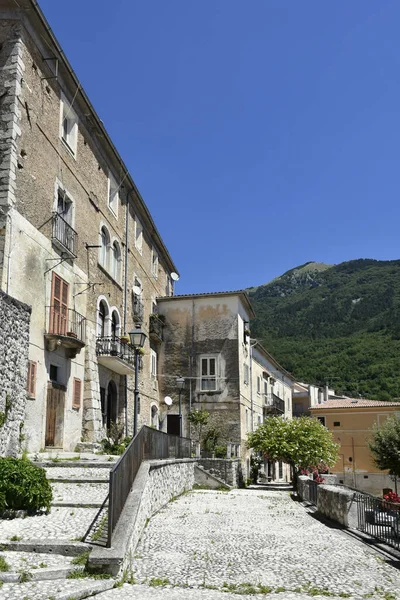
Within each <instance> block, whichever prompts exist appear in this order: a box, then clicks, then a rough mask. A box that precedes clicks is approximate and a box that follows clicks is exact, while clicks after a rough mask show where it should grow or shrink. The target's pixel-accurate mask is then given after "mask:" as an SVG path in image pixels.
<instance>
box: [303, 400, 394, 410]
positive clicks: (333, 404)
mask: <svg viewBox="0 0 400 600" xmlns="http://www.w3.org/2000/svg"><path fill="white" fill-rule="evenodd" d="M379 406H397V407H398V408H399V410H400V402H385V401H384V400H367V399H365V398H337V399H335V400H327V401H326V402H323V404H317V405H316V406H311V407H310V410H326V409H330V408H365V407H370V408H374V407H379Z"/></svg>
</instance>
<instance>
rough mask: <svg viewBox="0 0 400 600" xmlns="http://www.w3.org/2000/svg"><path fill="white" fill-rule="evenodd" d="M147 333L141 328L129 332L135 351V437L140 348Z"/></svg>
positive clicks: (134, 429)
mask: <svg viewBox="0 0 400 600" xmlns="http://www.w3.org/2000/svg"><path fill="white" fill-rule="evenodd" d="M146 337H147V336H146V334H145V333H144V331H142V330H141V329H134V330H133V331H130V332H129V340H130V343H131V346H132V347H133V349H134V351H135V389H134V391H133V394H134V402H133V437H135V435H136V434H137V413H138V400H139V349H140V348H143V346H144V343H145V341H146Z"/></svg>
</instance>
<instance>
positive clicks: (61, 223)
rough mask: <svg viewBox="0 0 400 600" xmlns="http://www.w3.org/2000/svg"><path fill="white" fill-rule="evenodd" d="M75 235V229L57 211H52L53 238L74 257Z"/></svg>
mask: <svg viewBox="0 0 400 600" xmlns="http://www.w3.org/2000/svg"><path fill="white" fill-rule="evenodd" d="M77 235H78V234H77V233H76V231H75V229H73V228H72V227H71V225H70V224H69V223H67V221H66V220H65V219H63V217H62V216H61V215H60V214H59V213H57V212H55V213H53V231H52V237H53V240H56V241H57V242H59V244H61V246H62V247H63V248H65V249H66V250H68V252H70V253H71V254H72V256H74V257H76V241H77Z"/></svg>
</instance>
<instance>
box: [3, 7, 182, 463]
mask: <svg viewBox="0 0 400 600" xmlns="http://www.w3.org/2000/svg"><path fill="white" fill-rule="evenodd" d="M116 108H117V107H116ZM175 272H176V268H175V265H174V264H173V262H172V259H171V257H170V255H169V253H168V250H167V248H166V247H165V245H164V243H163V241H162V239H161V237H160V235H159V233H158V231H157V228H156V226H155V224H154V222H153V219H152V217H151V215H150V213H149V210H148V209H147V207H146V205H145V203H144V201H143V199H142V197H141V195H140V193H139V191H138V189H137V187H136V185H135V183H134V181H133V179H132V177H131V176H130V174H129V173H128V170H127V168H126V166H125V164H124V163H123V161H122V159H121V157H120V156H119V154H118V152H117V150H116V148H115V147H114V145H113V143H112V141H111V140H110V138H109V136H108V134H107V132H106V130H105V128H104V125H103V123H102V122H101V121H100V119H99V117H98V116H97V114H96V112H95V111H94V109H93V107H92V105H91V103H90V101H89V99H88V97H87V96H86V94H85V92H84V90H83V89H82V86H81V84H80V82H79V81H78V79H77V77H76V75H75V73H74V71H73V70H72V67H71V66H70V64H69V63H68V61H67V59H66V58H65V55H64V53H63V51H62V48H61V47H60V45H59V43H58V42H57V40H56V39H55V37H54V34H53V33H52V31H51V29H50V27H49V25H48V23H47V21H46V19H45V17H44V16H43V14H42V12H41V11H40V9H39V7H38V5H37V3H36V2H34V1H33V0H19V1H18V3H16V2H14V0H2V2H1V7H0V288H1V290H3V291H4V292H6V293H8V294H10V295H11V296H13V297H14V298H16V299H17V300H19V301H21V302H23V303H26V304H28V305H30V306H32V315H31V323H30V335H29V373H28V375H29V377H28V379H29V385H28V390H27V396H28V400H27V407H26V418H25V430H26V434H25V435H26V445H27V447H28V449H29V450H31V451H38V450H39V449H41V448H43V447H54V448H60V449H64V450H73V449H74V448H75V446H76V444H77V443H79V442H81V441H84V442H98V441H99V440H101V439H102V438H103V437H104V436H105V434H106V431H107V430H108V429H109V428H110V426H111V424H112V423H113V422H117V421H118V422H120V423H124V424H125V429H126V431H127V432H130V431H131V427H132V413H133V399H132V396H133V374H134V361H133V350H132V348H131V347H130V345H129V344H128V343H127V341H126V338H125V337H124V336H125V335H126V334H127V332H128V331H129V330H131V329H132V328H134V327H135V326H137V325H140V326H142V328H143V330H144V331H145V332H146V333H147V336H148V337H147V341H146V345H145V349H144V355H143V357H142V360H141V367H142V371H141V376H140V400H141V401H140V415H139V419H138V421H139V426H140V425H141V424H142V423H148V424H149V423H152V424H154V425H157V424H158V411H159V405H158V398H159V394H158V389H157V387H158V384H157V355H158V351H159V346H160V343H161V341H162V325H163V324H162V322H159V321H158V319H157V317H152V318H151V315H152V313H154V312H155V311H156V310H157V302H156V298H157V297H162V296H165V295H167V296H168V295H170V294H172V293H173V289H172V288H173V282H172V280H171V273H175Z"/></svg>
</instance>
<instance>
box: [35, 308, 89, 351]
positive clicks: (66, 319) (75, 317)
mask: <svg viewBox="0 0 400 600" xmlns="http://www.w3.org/2000/svg"><path fill="white" fill-rule="evenodd" d="M48 311H49V315H48V323H49V326H48V330H47V331H46V333H45V334H44V337H45V340H46V347H47V350H49V351H50V352H54V350H56V349H57V348H58V347H60V346H61V347H63V348H66V349H67V355H68V358H75V357H76V355H77V354H78V352H80V351H81V349H82V348H83V347H84V346H85V339H86V318H85V317H83V316H82V315H80V314H79V313H78V312H76V310H73V309H68V308H64V307H60V306H49V307H48Z"/></svg>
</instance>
